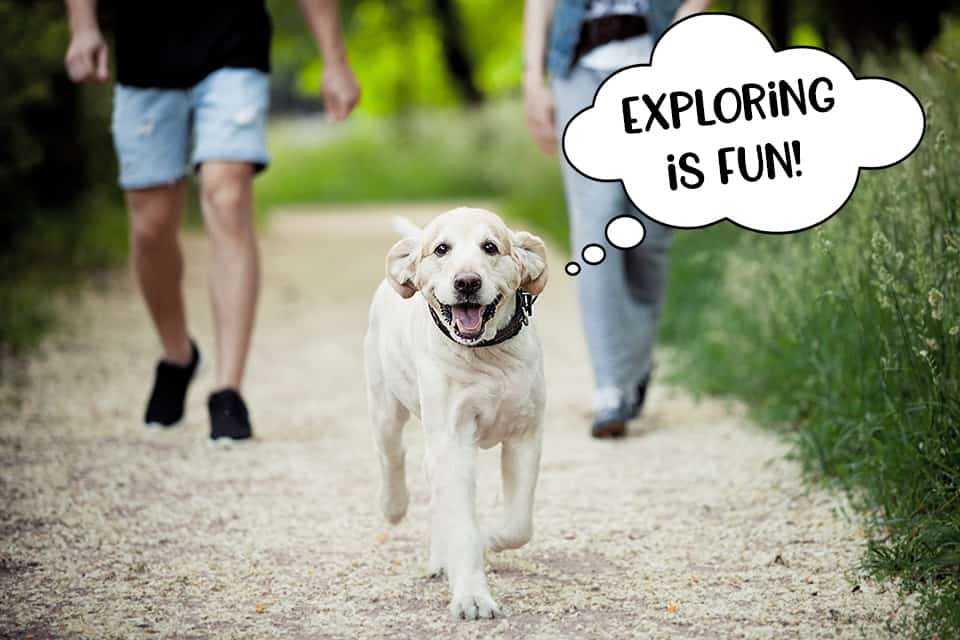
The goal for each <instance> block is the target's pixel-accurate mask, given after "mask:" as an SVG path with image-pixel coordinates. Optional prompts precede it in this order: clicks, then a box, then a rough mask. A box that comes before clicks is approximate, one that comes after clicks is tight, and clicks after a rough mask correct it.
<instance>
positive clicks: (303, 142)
mask: <svg viewBox="0 0 960 640" xmlns="http://www.w3.org/2000/svg"><path fill="white" fill-rule="evenodd" d="M270 134H271V153H272V156H273V164H272V166H271V168H270V170H269V171H267V172H266V173H265V174H264V175H263V177H261V178H259V179H258V180H257V204H258V209H260V210H261V211H266V210H270V209H274V208H277V207H282V206H286V205H296V204H318V203H334V204H349V203H359V202H365V203H366V202H397V201H418V200H456V201H462V202H463V203H464V204H469V203H471V202H475V201H490V200H494V201H497V202H498V203H500V204H501V205H502V206H503V208H504V210H505V212H506V213H507V214H508V215H510V214H522V216H523V217H524V218H526V219H528V220H533V221H534V223H535V224H536V225H537V226H538V227H539V228H541V229H543V230H546V231H548V232H550V233H552V234H555V235H556V236H557V237H564V235H565V233H566V214H565V212H564V204H563V195H562V185H561V182H560V176H559V170H558V168H557V167H558V165H557V160H556V158H550V157H547V156H544V155H543V154H541V153H540V152H539V151H538V150H537V149H536V148H535V147H534V146H533V144H532V142H531V140H530V138H529V136H528V135H527V133H526V131H525V130H524V127H523V117H522V112H521V111H520V105H519V104H518V103H516V102H504V103H498V104H493V105H490V106H488V107H485V108H483V109H476V110H473V111H462V110H436V111H422V112H418V113H416V114H411V115H409V116H406V117H403V116H400V117H395V118H388V119H373V118H367V119H363V118H358V119H357V120H354V121H351V122H349V123H348V124H346V125H339V126H337V127H330V126H329V125H325V124H323V123H315V124H305V123H302V122H280V123H277V124H276V125H275V126H274V127H273V128H272V130H271V132H270Z"/></svg>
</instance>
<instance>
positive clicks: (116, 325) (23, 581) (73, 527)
mask: <svg viewBox="0 0 960 640" xmlns="http://www.w3.org/2000/svg"><path fill="white" fill-rule="evenodd" d="M441 210H442V208H441V207H440V206H439V205H431V206H422V207H419V208H413V209H408V210H407V211H405V212H403V211H400V209H399V208H393V209H391V210H390V211H389V213H396V212H403V213H406V214H407V215H413V216H414V217H416V218H419V219H421V220H422V219H425V218H429V217H431V216H432V215H433V214H435V213H439V212H440V211H441ZM382 213H384V212H381V211H377V210H374V209H369V210H359V211H355V212H352V213H350V214H349V215H343V214H340V215H337V214H333V213H331V214H328V215H297V214H295V213H288V214H285V215H282V216H277V217H275V218H273V222H272V224H271V226H270V228H269V231H268V232H267V233H266V234H265V235H264V239H263V254H264V257H265V260H264V262H265V265H264V266H265V279H264V293H263V298H262V305H261V311H260V315H259V319H258V323H259V325H258V332H257V336H256V340H255V352H254V354H253V356H252V360H251V366H250V370H249V383H248V387H249V389H248V392H247V395H248V399H249V402H250V405H251V409H252V413H253V418H254V425H255V428H256V431H257V434H258V435H259V438H260V439H259V442H258V443H256V444H254V445H252V446H249V447H246V448H243V449H239V450H232V451H220V450H213V449H210V448H209V447H207V445H206V443H205V437H206V429H207V424H206V413H205V407H204V402H205V397H206V392H207V391H209V388H210V385H211V383H212V380H211V378H212V375H211V371H210V368H207V369H206V370H205V371H203V372H202V375H201V376H200V379H199V383H198V384H196V385H195V386H194V388H193V391H192V393H191V397H190V404H189V410H188V412H189V413H188V422H187V423H186V425H185V426H184V427H183V428H182V429H180V430H179V431H177V432H174V433H162V434H148V433H145V432H144V430H143V429H142V428H141V427H140V426H139V423H138V420H139V417H140V412H141V409H142V403H143V401H144V398H145V394H146V392H147V390H148V385H149V383H150V379H151V376H152V366H153V365H152V360H153V358H154V357H155V354H156V349H157V346H156V342H155V339H154V338H153V336H152V335H151V331H150V327H149V326H148V322H147V320H146V315H145V311H144V310H143V309H142V307H141V303H140V300H139V299H138V297H137V295H136V294H135V290H134V288H133V286H132V285H131V283H130V280H129V278H128V277H127V275H126V274H125V273H116V274H110V275H107V276H103V277H101V278H100V279H98V281H96V282H94V283H93V284H92V285H91V287H90V291H88V292H87V293H86V294H85V295H84V296H83V297H82V298H81V299H79V300H74V301H72V302H71V303H70V304H71V305H73V306H75V307H76V312H75V313H74V314H73V317H74V320H73V321H71V323H70V325H69V326H68V327H66V328H65V329H64V330H62V331H60V332H58V333H57V334H56V335H54V336H52V337H51V338H50V339H49V340H48V341H47V342H46V343H45V344H44V346H43V347H42V349H41V350H40V352H39V354H38V355H37V356H36V357H33V358H32V359H31V360H30V362H29V363H26V364H25V365H24V367H25V368H26V370H27V376H28V379H29V381H30V383H29V385H27V386H23V387H11V386H9V384H8V386H7V387H5V388H2V390H0V392H2V394H3V397H0V411H2V415H0V596H2V608H0V636H2V637H6V636H12V637H20V638H26V637H32V638H34V639H40V638H46V637H91V638H113V637H116V638H140V637H143V638H156V637H197V638H200V637H214V636H215V637H256V638H262V637H269V636H284V637H297V638H300V637H303V638H351V639H352V638H381V637H391V638H432V637H454V638H473V637H497V638H500V637H502V638H567V637H570V638H573V637H576V638H580V637H591V638H618V639H619V638H627V637H640V638H686V637H696V638H714V639H715V638H747V637H749V638H773V637H776V638H836V637H842V638H861V637H863V638H876V637H885V636H888V635H889V632H888V631H887V630H886V629H887V625H888V624H889V623H890V621H891V620H899V619H902V617H903V616H904V615H905V613H904V609H903V608H902V607H900V606H899V605H898V603H897V600H896V597H895V594H894V593H893V592H892V590H891V589H889V588H884V585H878V584H874V583H872V582H870V581H868V580H865V579H863V578H860V577H858V576H856V574H855V573H854V572H853V570H854V568H855V567H856V563H857V559H858V557H859V554H860V551H861V546H862V543H863V540H862V532H860V531H859V530H858V529H857V527H856V525H855V524H854V523H852V522H851V521H849V520H848V519H847V518H845V517H844V515H843V503H842V501H840V500H839V499H838V498H837V497H836V496H832V495H830V494H828V493H824V492H822V491H820V490H818V489H811V488H810V487H809V486H808V485H805V484H804V483H803V482H802V481H801V479H800V477H799V471H798V468H797V466H796V465H795V464H794V463H792V462H790V461H788V460H786V459H785V458H784V456H785V453H786V448H785V446H784V445H783V444H782V443H781V442H779V441H778V440H777V439H776V438H774V437H772V436H771V435H769V434H767V433H765V432H763V431H761V430H759V429H757V428H756V427H753V426H751V425H749V424H748V423H746V422H745V420H744V419H743V417H742V416H741V415H740V413H738V412H737V411H736V410H734V409H731V408H729V407H727V406H725V405H722V404H720V403H717V402H712V401H711V402H700V403H698V402H695V401H693V400H692V399H691V398H690V397H689V396H688V395H686V394H685V393H683V392H681V391H679V390H676V389H670V388H668V387H665V386H654V388H653V389H652V391H651V398H650V404H649V411H648V413H647V415H646V416H645V417H644V418H643V420H641V421H640V422H639V423H637V424H635V425H633V434H632V435H633V437H631V438H628V439H627V440H626V441H621V442H609V441H603V442H598V441H592V440H591V439H589V438H588V437H587V411H588V405H589V389H588V385H587V384H586V381H587V380H588V367H587V362H586V356H585V352H584V346H583V342H582V339H581V337H580V333H579V321H578V320H577V316H576V310H575V306H574V300H573V295H572V286H571V284H572V282H571V279H570V278H568V277H567V276H565V275H563V273H562V270H561V267H560V265H562V261H561V259H560V258H559V257H555V258H554V260H553V273H554V276H553V280H552V282H551V283H550V284H549V285H548V287H547V290H546V292H545V295H544V296H543V297H542V298H541V300H540V301H539V302H538V304H537V321H538V324H539V327H540V332H541V336H542V339H543V341H544V346H545V351H546V354H547V363H546V364H547V383H548V394H549V399H548V404H547V426H546V436H545V450H544V455H543V472H542V474H541V481H540V487H539V491H538V495H537V512H536V533H535V536H534V539H533V541H532V542H531V543H530V544H529V545H527V546H526V547H525V548H523V549H521V550H518V551H514V552H508V553H505V554H501V555H492V556H490V557H489V558H488V562H489V565H490V582H491V589H492V592H493V594H494V596H495V597H496V598H497V600H498V602H499V603H500V604H501V606H502V607H503V608H504V609H505V610H506V612H507V614H508V617H507V618H505V619H501V620H495V621H485V622H477V623H454V622H452V621H450V620H448V619H447V617H446V615H447V614H446V604H447V600H446V598H447V594H446V586H445V585H444V584H443V583H442V582H439V581H431V580H429V579H427V578H426V577H425V573H426V562H427V552H428V542H427V525H428V502H427V500H428V491H427V486H426V479H425V477H424V473H423V464H422V451H423V447H422V437H421V434H420V431H419V427H418V426H416V425H411V426H410V428H408V429H407V431H406V440H407V443H408V447H409V450H410V455H408V458H407V459H408V464H409V465H410V467H411V469H410V473H409V478H410V483H411V491H412V501H411V508H410V512H409V514H408V516H407V519H406V520H405V521H404V522H402V523H401V524H400V525H399V526H397V527H388V526H386V525H385V524H383V522H382V521H381V519H380V518H379V515H378V514H377V511H376V507H375V504H376V501H375V494H376V473H377V470H376V467H375V462H374V458H373V453H372V444H371V442H370V436H369V432H368V425H367V420H366V410H365V402H364V394H363V382H362V380H363V371H362V368H361V358H360V349H361V347H360V345H361V339H362V335H363V331H364V328H365V321H366V310H367V305H368V302H369V298H370V295H371V294H372V292H373V290H374V288H375V286H376V284H377V282H378V281H379V279H380V278H381V272H382V267H383V257H384V255H385V252H386V251H387V249H388V248H389V246H390V245H391V243H392V242H393V240H394V238H393V236H392V233H391V231H390V229H389V225H388V223H387V220H386V219H385V218H384V217H383V215H382ZM185 249H186V252H187V255H188V257H189V268H188V275H187V292H188V294H187V295H188V298H189V305H190V306H189V308H190V312H191V313H192V325H193V327H194V328H195V331H196V335H197V337H198V338H199V341H200V344H201V345H202V346H205V347H206V348H207V355H208V356H212V353H211V352H210V347H211V345H212V339H211V328H210V313H209V308H208V303H207V299H206V287H205V282H204V274H205V264H206V256H207V246H206V242H205V240H204V239H203V237H202V236H200V235H197V234H190V235H188V236H187V238H186V247H185ZM668 357H669V355H668V354H661V356H660V361H661V363H664V362H665V361H666V359H667V358H668ZM497 465H498V459H497V454H496V452H486V453H484V454H482V456H481V474H480V480H479V484H480V490H479V491H478V495H479V508H480V513H481V517H482V518H483V519H484V520H488V519H489V518H491V517H492V516H493V514H494V513H495V512H496V510H497V509H498V508H499V490H498V466H497Z"/></svg>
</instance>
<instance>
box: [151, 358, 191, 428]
mask: <svg viewBox="0 0 960 640" xmlns="http://www.w3.org/2000/svg"><path fill="white" fill-rule="evenodd" d="M190 348H191V349H192V350H193V355H192V357H191V358H190V364H188V365H186V366H182V365H177V364H173V363H172V362H167V361H166V360H161V361H160V362H159V363H157V373H156V378H155V379H154V381H153V391H152V392H151V394H150V400H148V401H147V411H146V413H145V414H144V417H143V423H144V425H146V427H147V428H148V429H151V428H157V427H163V428H169V427H173V426H176V425H177V423H179V422H180V421H181V420H182V419H183V405H184V401H185V400H186V397H187V388H188V387H189V386H190V382H192V381H193V376H194V374H196V372H197V366H198V365H199V364H200V351H199V350H198V349H197V345H196V343H194V342H193V340H191V341H190Z"/></svg>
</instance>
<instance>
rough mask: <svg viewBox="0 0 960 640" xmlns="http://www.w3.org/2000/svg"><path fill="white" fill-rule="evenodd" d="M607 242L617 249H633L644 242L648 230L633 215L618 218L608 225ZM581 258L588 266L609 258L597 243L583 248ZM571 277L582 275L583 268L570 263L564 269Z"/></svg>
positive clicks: (575, 263)
mask: <svg viewBox="0 0 960 640" xmlns="http://www.w3.org/2000/svg"><path fill="white" fill-rule="evenodd" d="M605 235H606V236H607V242H609V243H610V244H611V245H612V246H614V247H616V248H617V249H633V248H634V247H637V246H639V245H640V243H641V242H643V237H644V235H646V229H644V227H643V223H642V222H640V219H639V218H636V217H634V216H631V215H622V216H617V217H615V218H613V219H611V220H610V222H608V223H607V228H606V231H605ZM580 256H581V257H582V258H583V261H584V262H586V263H587V264H600V263H601V262H603V261H604V260H605V259H606V257H607V250H606V249H604V248H603V246H601V245H599V244H595V243H591V244H588V245H586V246H584V247H583V250H582V251H581V252H580ZM563 270H564V271H566V272H567V275H569V276H575V275H577V274H579V273H580V271H581V267H580V265H579V264H578V263H577V262H568V263H567V264H566V266H564V268H563Z"/></svg>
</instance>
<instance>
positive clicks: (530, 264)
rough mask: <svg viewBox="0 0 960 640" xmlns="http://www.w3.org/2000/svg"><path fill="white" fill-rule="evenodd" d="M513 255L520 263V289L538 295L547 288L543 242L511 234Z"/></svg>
mask: <svg viewBox="0 0 960 640" xmlns="http://www.w3.org/2000/svg"><path fill="white" fill-rule="evenodd" d="M513 254H514V256H515V257H516V259H517V262H519V263H520V287H521V288H523V289H524V290H526V291H527V292H528V293H531V294H533V295H535V296H536V295H540V292H541V291H543V288H544V287H546V286H547V248H546V247H545V246H544V244H543V240H541V239H540V238H538V237H537V236H535V235H533V234H532V233H527V232H526V231H518V232H516V233H514V234H513Z"/></svg>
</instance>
